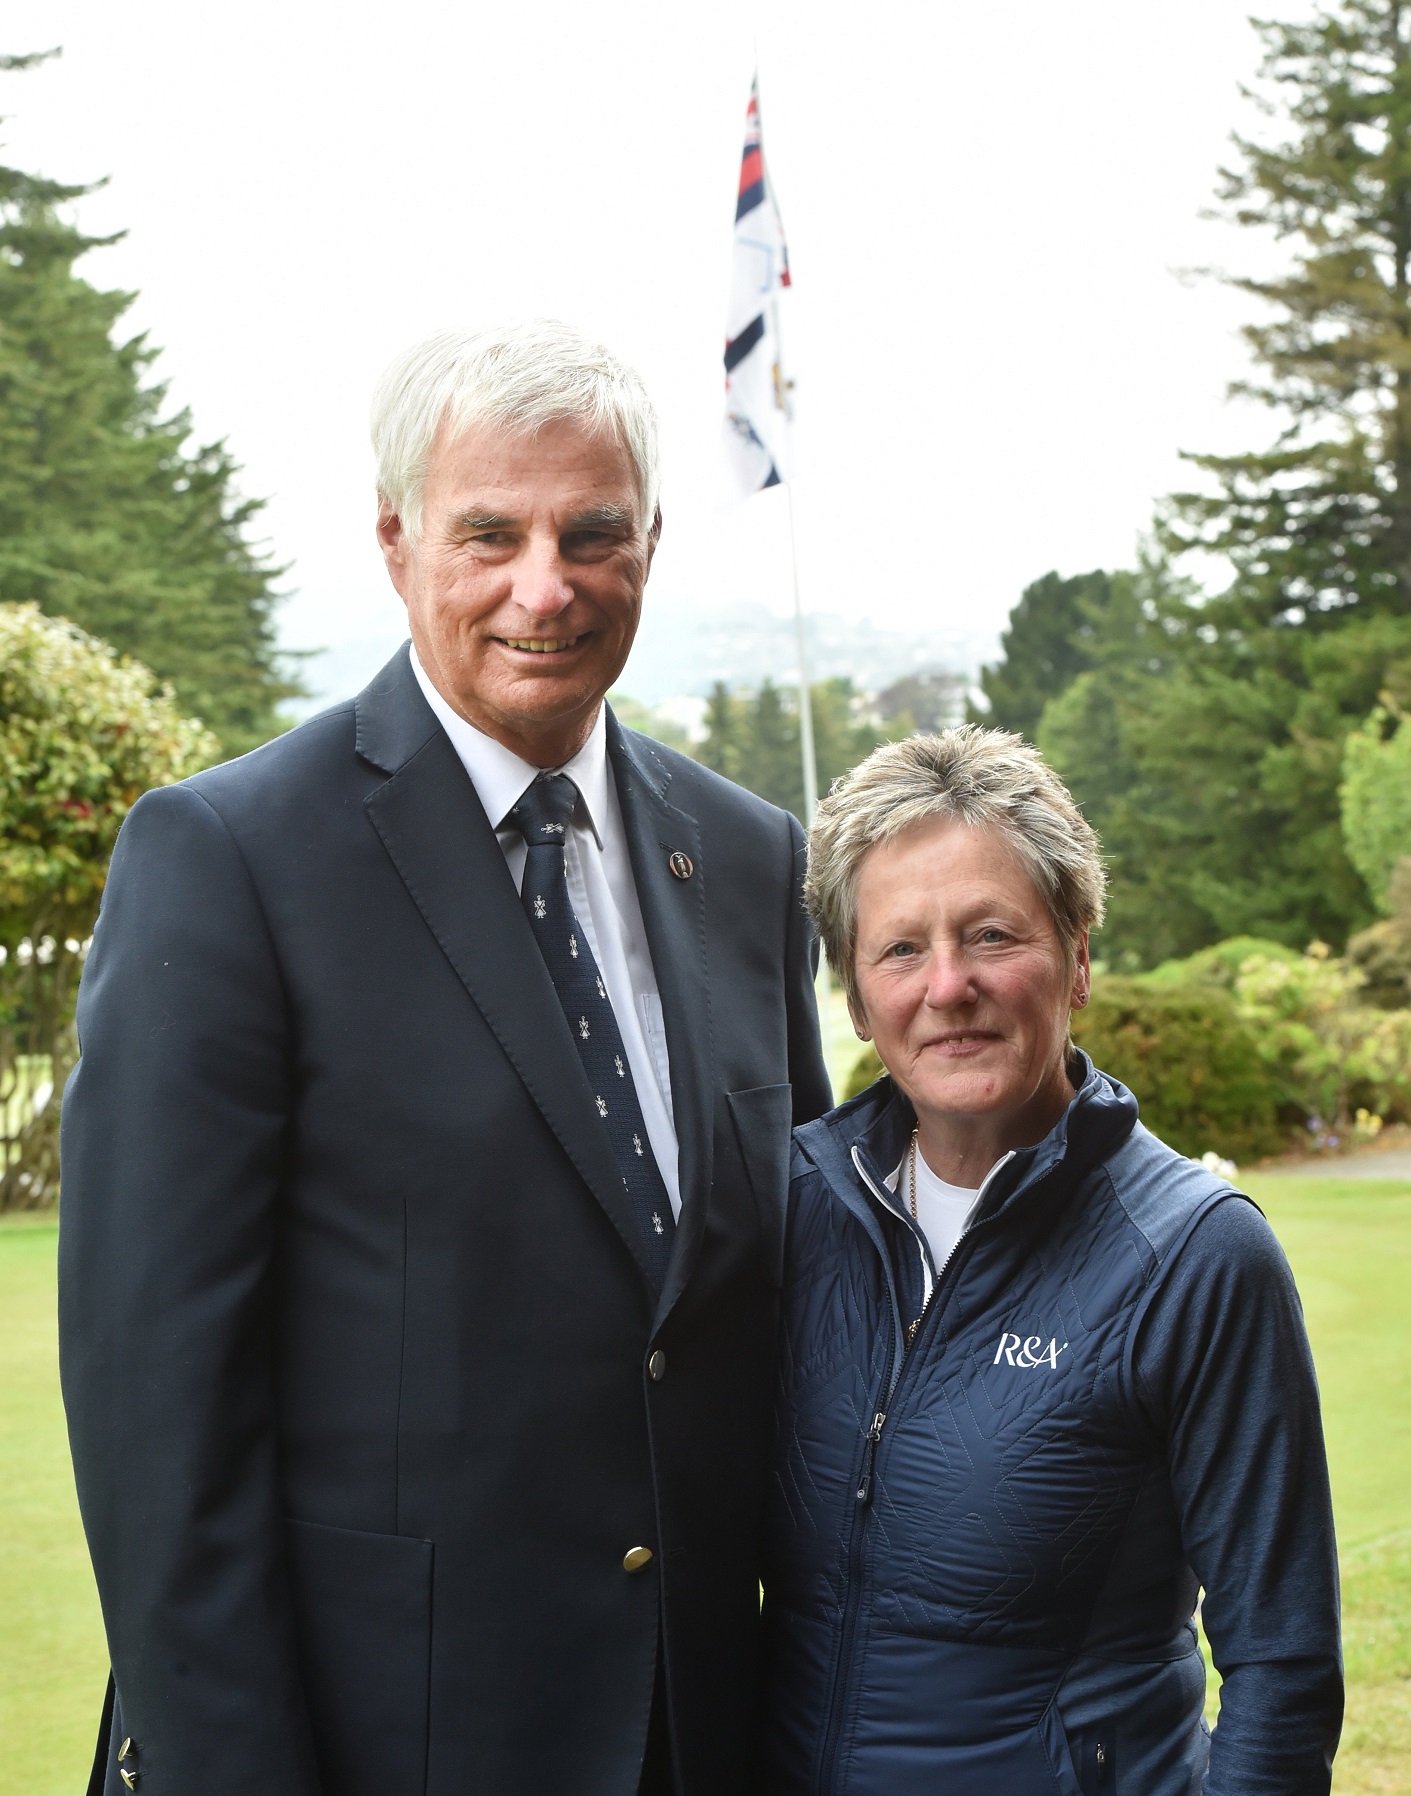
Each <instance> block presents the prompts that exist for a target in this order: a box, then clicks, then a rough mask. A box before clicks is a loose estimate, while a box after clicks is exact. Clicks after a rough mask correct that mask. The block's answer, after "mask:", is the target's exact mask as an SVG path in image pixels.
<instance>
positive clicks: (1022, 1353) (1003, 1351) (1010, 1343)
mask: <svg viewBox="0 0 1411 1796" xmlns="http://www.w3.org/2000/svg"><path fill="white" fill-rule="evenodd" d="M1067 1351H1068V1343H1067V1341H1065V1342H1064V1343H1063V1345H1062V1346H1061V1347H1060V1346H1059V1344H1058V1340H1057V1337H1056V1336H1054V1337H1050V1339H1049V1341H1048V1342H1047V1344H1045V1342H1044V1338H1043V1336H1042V1335H1028V1336H1027V1337H1025V1338H1022V1339H1021V1338H1020V1336H1018V1335H1012V1334H1008V1333H1006V1334H1002V1335H1001V1336H1000V1338H999V1346H998V1347H996V1348H995V1357H994V1358H993V1359H992V1360H991V1361H990V1364H991V1365H992V1366H997V1365H998V1364H999V1362H1000V1361H1001V1360H1003V1361H1004V1363H1005V1364H1006V1365H1007V1366H1023V1367H1025V1369H1026V1370H1027V1369H1028V1368H1030V1367H1033V1366H1052V1367H1053V1369H1054V1371H1055V1372H1056V1371H1057V1370H1058V1356H1059V1354H1060V1353H1066V1352H1067Z"/></svg>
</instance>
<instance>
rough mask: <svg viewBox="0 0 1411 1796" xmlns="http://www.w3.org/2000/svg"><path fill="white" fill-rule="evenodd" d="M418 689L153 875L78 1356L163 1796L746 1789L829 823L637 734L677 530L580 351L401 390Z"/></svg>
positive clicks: (263, 766)
mask: <svg viewBox="0 0 1411 1796" xmlns="http://www.w3.org/2000/svg"><path fill="white" fill-rule="evenodd" d="M374 435H375V440H376V447H377V452H378V462H379V486H380V498H381V504H380V510H379V515H378V524H377V530H378V537H379V540H380V542H381V546H382V550H383V554H384V556H385V558H386V562H387V566H388V570H389V572H390V574H391V577H392V581H393V584H394V585H395V586H396V588H397V590H398V592H399V593H400V594H401V596H402V598H403V600H404V601H405V603H406V607H407V616H408V620H409V624H410V630H411V645H410V647H409V648H404V649H403V650H402V651H401V652H400V653H399V654H397V655H396V656H395V657H394V658H393V660H392V661H391V662H390V663H389V664H388V666H387V667H385V668H384V669H383V671H382V672H381V673H380V674H379V675H378V676H377V678H376V679H375V680H374V681H373V682H372V684H371V685H370V686H368V687H367V689H366V690H365V691H364V692H362V693H361V694H360V695H359V697H358V698H357V699H356V700H354V701H352V702H351V703H348V704H344V705H339V706H337V707H335V708H334V709H333V710H331V711H328V712H325V713H324V714H323V715H322V716H321V717H318V718H315V719H314V720H313V721H312V722H310V723H308V724H305V725H304V726H303V727H302V728H300V729H297V730H295V731H293V732H291V733H290V734H289V735H287V736H284V737H282V738H280V739H279V740H278V741H276V742H273V743H271V744H270V745H269V746H267V747H266V748H263V749H261V750H259V751H258V752H257V753H255V754H253V755H249V756H247V757H245V758H244V759H243V760H240V761H236V762H232V763H230V764H228V765H226V766H223V767H219V768H216V769H213V770H212V771H210V772H207V773H204V774H201V775H199V776H198V777H197V778H195V779H193V780H189V781H187V782H185V783H184V784H182V785H180V786H175V787H171V788H167V789H164V790H160V791H156V792H152V793H149V794H148V795H147V796H146V797H145V798H144V799H143V800H142V801H141V802H140V803H139V804H138V805H137V806H136V807H135V809H134V810H133V813H132V815H131V817H130V818H129V820H128V822H127V824H126V826H125V828H124V830H123V832H122V837H121V840H120V841H119V844H118V848H117V853H116V855H115V856H114V860H113V867H112V873H111V877H110V880H109V884H108V890H107V895H106V898H105V901H104V907H103V915H102V919H101V921H100V924H99V927H98V931H97V935H96V938H95V944H94V948H93V952H92V955H91V957H90V959H89V962H88V966H87V970H86V973H85V978H84V983H83V991H82V994H81V998H80V1004H79V1029H80V1036H81V1042H82V1050H83V1053H82V1060H81V1062H80V1065H79V1068H78V1071H77V1073H76V1074H75V1076H74V1078H73V1080H72V1081H71V1083H70V1086H69V1093H68V1101H67V1105H66V1111H65V1120H64V1154H65V1159H64V1198H63V1203H64V1220H63V1230H62V1249H61V1260H62V1264H61V1324H62V1348H63V1372H64V1390H65V1398H66V1402H67V1405H68V1412H69V1422H70V1432H71V1437H72V1442H73V1450H74V1459H75V1464H76V1467H77V1474H78V1487H79V1496H80V1501H81V1504H82V1509H83V1516H84V1522H85V1526H86V1528H87V1531H88V1538H89V1542H90V1546H91V1549H92V1554H93V1561H94V1566H95V1569H96V1571H97V1576H98V1585H99V1591H100V1594H101V1597H102V1602H103V1612H104V1618H105V1621H106V1624H107V1632H108V1641H109V1646H110V1651H111V1656H112V1664H113V1671H114V1687H113V1691H112V1694H111V1696H110V1707H111V1713H110V1716H109V1718H108V1719H107V1721H106V1723H105V1727H104V1730H103V1736H102V1738H101V1740H100V1744H99V1754H98V1762H97V1764H96V1765H95V1771H94V1781H93V1784H92V1790H93V1791H94V1792H98V1791H102V1792H106V1793H111V1796H119V1793H120V1792H121V1791H122V1790H123V1789H124V1788H126V1789H136V1790H139V1791H140V1792H142V1796H237V1793H239V1796H254V1793H255V1792H260V1796H266V1793H273V1796H315V1793H318V1796H413V1792H415V1793H416V1796H422V1793H425V1796H472V1793H474V1796H501V1793H502V1796H541V1793H543V1796H598V1793H599V1792H601V1793H602V1796H633V1793H634V1792H637V1791H639V1790H640V1791H645V1792H651V1793H652V1796H657V1793H658V1792H664V1791H670V1790H674V1791H677V1792H679V1793H680V1796H726V1792H729V1793H730V1796H734V1793H735V1792H737V1791H741V1790H745V1789H747V1788H748V1787H749V1785H750V1783H751V1779H752V1775H753V1746H754V1734H753V1704H754V1696H755V1689H754V1686H755V1662H756V1660H755V1653H756V1638H755V1637H756V1627H757V1619H758V1585H757V1576H758V1564H757V1547H758V1528H759V1514H760V1507H761V1499H762V1492H763V1481H764V1467H765V1462H766V1450H767V1442H768V1432H769V1421H768V1412H769V1390H770V1379H771V1367H772V1360H773V1340H774V1327H775V1317H776V1309H777V1292H778V1283H779V1265H780V1258H781V1251H782V1219H783V1206H784V1200H785V1180H786V1171H787V1156H788V1138H789V1129H790V1126H791V1124H792V1123H794V1122H799V1121H803V1120H806V1119H809V1118H811V1117H813V1116H815V1115H817V1114H818V1113H819V1112H820V1111H822V1110H823V1109H824V1108H825V1107H826V1104H827V1102H828V1089H827V1082H826V1078H825V1074H824V1071H823V1066H822V1062H821V1058H820V1053H819V1045H818V1036H817V1023H816V1017H815V1013H814V1007H813V994H812V965H813V952H814V951H813V946H812V938H811V936H810V933H809V929H808V926H807V923H806V920H805V917H804V914H803V911H802V909H801V906H800V900H799V890H800V878H801V873H802V843H801V836H800V831H799V829H798V826H797V824H796V823H795V822H794V821H793V819H792V818H790V817H788V816H786V815H784V814H783V813H781V812H779V811H776V810H774V809H772V808H771V807H770V806H768V805H766V804H763V803H761V802H760V801H759V800H757V799H755V798H753V797H751V796H750V795H749V794H747V793H745V792H743V791H740V790H738V789H737V788H735V787H733V786H731V785H729V784H727V783H726V782H725V781H723V780H720V779H718V778H716V777H715V776H714V775H712V774H711V773H709V772H707V771H705V770H703V769H702V768H700V767H698V766H696V765H695V764H694V763H693V762H691V761H689V760H687V759H685V758H683V757H682V756H679V755H676V754H673V753H672V752H670V751H669V750H667V749H664V748H662V747H660V746H658V745H657V744H656V743H653V742H650V741H648V740H645V739H644V738H642V737H640V736H635V735H633V734H632V733H631V732H630V731H627V730H624V729H623V728H621V726H620V725H619V724H618V723H617V722H616V721H615V720H614V718H613V716H612V714H611V712H610V711H609V710H608V709H607V708H606V707H605V705H604V703H603V696H604V694H605V693H606V692H607V690H608V688H609V687H610V686H611V685H612V683H613V681H614V680H615V679H616V678H617V676H618V674H619V672H620V671H621V668H622V666H623V663H624V661H625V660H626V658H627V652H628V650H629V648H630V647H631V644H632V638H633V635H634V633H635V631H636V628H637V623H638V618H639V615H640V610H641V603H642V593H643V588H644V586H645V584H646V579H647V573H648V569H649V567H650V565H651V560H652V555H653V551H654V550H655V547H656V542H657V537H658V534H659V531H660V527H661V518H660V513H659V512H658V510H657V448H656V425H655V420H654V416H653V413H652V410H651V406H650V402H649V401H648V399H647V397H646V394H645V392H644V391H643V389H642V386H641V383H640V381H639V380H638V379H637V377H636V376H635V375H634V374H633V373H632V372H631V371H630V370H628V369H627V368H625V367H623V366H622V364H621V363H619V362H617V361H616V360H615V359H614V358H613V357H612V356H610V355H609V354H607V353H606V352H605V351H604V350H602V349H600V348H599V347H597V346H596V345H594V344H592V343H590V342H587V341H585V340H584V339H583V338H582V337H581V336H579V335H578V334H577V333H576V332H575V331H572V330H570V329H568V328H566V327H563V326H559V325H552V324H533V325H526V326H521V327H518V328H515V329H511V330H507V331H504V332H502V333H498V334H494V335H488V334H487V335H479V336H472V335H463V334H454V335H448V336H443V337H439V338H437V339H435V340H433V341H432V342H429V343H427V344H424V345H423V346H421V347H420V348H419V349H416V350H414V351H412V352H411V353H410V354H409V355H407V356H406V357H404V358H403V359H402V360H401V361H400V362H399V363H398V364H397V365H396V366H395V367H393V369H392V370H391V371H390V372H389V373H388V375H387V376H386V378H385V379H384V381H383V384H382V386H381V389H380V391H379V394H378V398H377V402H376V408H375V419H374Z"/></svg>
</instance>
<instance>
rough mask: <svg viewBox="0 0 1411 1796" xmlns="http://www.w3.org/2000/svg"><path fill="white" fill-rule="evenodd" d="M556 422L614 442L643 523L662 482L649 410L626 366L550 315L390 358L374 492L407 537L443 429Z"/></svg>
mask: <svg viewBox="0 0 1411 1796" xmlns="http://www.w3.org/2000/svg"><path fill="white" fill-rule="evenodd" d="M561 421H572V422H575V423H577V424H580V425H581V426H582V427H583V428H584V429H585V430H587V431H588V432H590V433H591V434H593V435H597V434H599V433H601V434H603V435H607V436H613V437H616V439H617V440H618V442H619V443H621V445H622V447H623V448H624V449H625V450H626V451H627V454H628V456H629V457H630V458H631V461H632V465H633V468H634V469H635V471H636V475H637V490H638V493H639V495H640V497H641V501H642V527H643V529H649V528H650V527H651V524H652V520H653V519H654V518H655V516H656V510H657V499H658V494H659V491H660V485H661V457H660V449H659V446H658V428H657V415H656V408H655V407H654V406H653V405H652V402H651V399H650V397H649V395H648V393H647V389H646V387H645V386H644V385H643V383H642V379H641V376H640V375H639V374H637V373H636V372H635V370H634V369H632V368H629V367H628V366H627V364H626V363H625V362H621V361H619V360H618V359H617V357H616V356H615V355H613V354H612V353H611V351H610V350H607V349H605V348H604V347H603V345H602V344H601V343H595V342H594V341H593V340H592V339H591V338H590V337H586V336H584V334H583V333H582V332H581V331H579V330H575V329H574V327H573V326H572V325H571V324H561V323H560V322H559V321H558V320H557V319H554V318H530V319H526V320H524V321H523V322H521V323H518V324H511V325H505V326H501V327H499V328H497V329H493V330H480V331H468V330H452V331H442V332H441V333H440V334H439V335H438V336H435V337H428V338H427V339H426V341H425V342H424V343H418V344H416V345H415V347H414V348H411V349H408V350H407V351H405V353H404V354H402V355H399V356H398V357H397V359H396V361H395V362H393V363H392V365H391V367H390V368H389V369H388V370H387V372H386V373H385V374H384V375H383V376H382V379H381V380H380V381H379V382H378V383H377V389H376V391H375V393H374V394H373V400H372V446H373V451H374V453H375V454H376V456H377V490H378V492H379V493H380V494H381V495H382V497H383V498H384V499H385V500H386V501H387V503H388V504H389V505H390V506H391V507H392V509H393V510H394V511H395V512H396V514H397V516H398V517H399V518H400V519H401V521H402V528H403V529H404V530H405V531H406V532H407V534H408V535H409V536H410V537H411V538H412V539H413V541H415V540H416V539H417V538H418V537H419V536H420V535H421V528H422V521H423V520H422V514H421V494H422V487H423V485H424V483H425V480H426V470H427V466H428V464H429V462H430V459H431V450H432V446H433V445H434V443H435V441H436V438H437V435H438V434H439V432H440V431H441V430H442V429H443V428H444V429H446V430H447V431H449V432H452V433H454V434H455V435H457V436H459V435H460V434H462V433H463V432H465V431H467V430H470V429H472V428H474V427H475V426H477V425H489V426H491V427H492V428H498V429H503V430H508V431H512V432H514V433H515V434H523V435H526V436H532V435H533V434H534V432H535V431H537V430H539V429H541V428H542V427H543V426H544V425H546V424H554V423H559V422H561Z"/></svg>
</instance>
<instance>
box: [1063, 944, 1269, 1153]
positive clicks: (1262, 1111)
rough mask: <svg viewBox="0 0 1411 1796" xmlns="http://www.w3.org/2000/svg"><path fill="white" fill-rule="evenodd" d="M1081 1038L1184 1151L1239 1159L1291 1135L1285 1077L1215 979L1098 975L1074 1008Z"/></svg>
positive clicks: (1147, 1118)
mask: <svg viewBox="0 0 1411 1796" xmlns="http://www.w3.org/2000/svg"><path fill="white" fill-rule="evenodd" d="M1073 1039H1074V1040H1075V1041H1076V1042H1077V1043H1078V1045H1079V1047H1081V1048H1083V1049H1085V1050H1086V1052H1087V1053H1088V1054H1090V1055H1091V1056H1092V1058H1093V1060H1094V1062H1095V1063H1096V1064H1097V1065H1098V1066H1099V1067H1101V1068H1102V1070H1103V1071H1104V1072H1105V1073H1110V1074H1111V1075H1112V1077H1113V1078H1114V1079H1120V1080H1121V1081H1122V1083H1123V1084H1124V1085H1126V1086H1128V1087H1129V1088H1130V1089H1131V1091H1132V1092H1133V1093H1134V1094H1135V1096H1136V1099H1137V1102H1138V1103H1139V1104H1140V1105H1141V1111H1142V1121H1143V1122H1144V1123H1145V1124H1146V1126H1147V1127H1148V1128H1149V1129H1150V1130H1151V1131H1152V1132H1153V1133H1154V1134H1156V1135H1159V1136H1160V1137H1161V1138H1162V1140H1163V1141H1165V1142H1167V1143H1169V1145H1170V1146H1172V1147H1174V1148H1175V1149H1176V1150H1177V1151H1178V1152H1180V1153H1183V1154H1190V1155H1192V1156H1194V1157H1197V1158H1198V1157H1199V1156H1200V1155H1201V1154H1204V1153H1208V1152H1212V1151H1213V1152H1215V1153H1218V1154H1221V1155H1227V1156H1228V1157H1229V1158H1230V1159H1232V1160H1236V1161H1239V1160H1248V1159H1251V1158H1258V1157H1259V1156H1260V1155H1261V1154H1269V1153H1275V1152H1277V1151H1278V1149H1279V1147H1280V1146H1281V1145H1282V1139H1281V1133H1280V1129H1279V1122H1278V1105H1279V1096H1280V1093H1279V1087H1278V1083H1277V1080H1276V1078H1275V1076H1274V1073H1273V1071H1272V1069H1271V1068H1270V1067H1269V1066H1268V1065H1266V1063H1265V1061H1264V1059H1263V1057H1262V1056H1261V1054H1260V1052H1259V1046H1258V1043H1257V1042H1256V1040H1255V1038H1254V1035H1253V1034H1252V1033H1251V1031H1250V1030H1249V1028H1248V1027H1247V1026H1246V1025H1245V1023H1244V1022H1243V1021H1242V1020H1241V1018H1240V1016H1239V1014H1238V1012H1237V1011H1236V1009H1235V1005H1234V1003H1233V1001H1232V1000H1231V999H1230V998H1229V996H1228V995H1226V994H1225V993H1224V992H1222V991H1221V990H1220V989H1219V988H1218V986H1217V985H1215V984H1214V983H1213V982H1210V983H1200V982H1196V981H1187V982H1186V983H1184V984H1182V983H1179V982H1164V983H1162V982H1151V981H1148V980H1143V979H1126V978H1111V977H1107V978H1102V979H1097V980H1095V981H1094V982H1093V992H1092V997H1091V999H1090V1000H1089V1003H1088V1007H1087V1009H1086V1010H1080V1011H1077V1012H1075V1014H1074V1017H1073Z"/></svg>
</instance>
